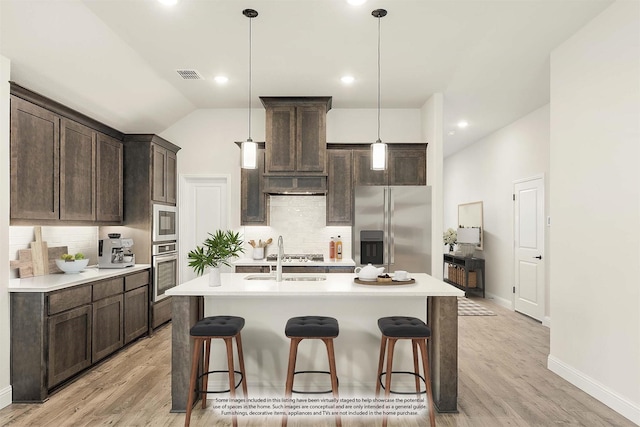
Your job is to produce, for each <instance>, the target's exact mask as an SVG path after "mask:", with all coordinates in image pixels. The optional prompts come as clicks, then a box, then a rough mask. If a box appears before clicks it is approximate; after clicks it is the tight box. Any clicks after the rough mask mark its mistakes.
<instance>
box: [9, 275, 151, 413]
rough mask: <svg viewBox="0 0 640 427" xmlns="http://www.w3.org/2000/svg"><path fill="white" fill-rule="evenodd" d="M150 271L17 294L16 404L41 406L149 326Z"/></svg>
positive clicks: (13, 344)
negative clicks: (69, 382) (48, 398)
mask: <svg viewBox="0 0 640 427" xmlns="http://www.w3.org/2000/svg"><path fill="white" fill-rule="evenodd" d="M149 273H150V271H149V270H148V269H146V270H142V271H136V272H134V273H129V274H126V273H125V274H123V275H122V276H117V277H114V278H110V279H105V280H98V281H95V282H91V283H87V284H83V285H78V286H73V287H70V288H66V289H62V290H56V291H51V292H12V293H11V294H10V296H11V304H10V306H11V375H12V381H11V383H12V387H13V398H14V402H42V401H44V400H46V398H47V395H48V393H49V391H51V389H53V388H55V387H57V386H59V385H60V384H62V383H63V382H64V381H66V380H68V379H70V378H71V377H73V376H74V375H76V374H78V373H79V372H81V371H82V370H84V369H86V368H88V367H90V366H91V365H92V364H94V363H96V362H98V361H100V360H101V359H104V358H105V357H107V356H109V355H110V354H112V353H113V352H115V351H118V350H119V349H120V348H122V347H123V346H124V345H126V344H128V343H130V342H132V341H133V340H134V339H136V338H138V337H140V336H142V335H145V334H146V333H147V332H148V325H149V278H150V274H149Z"/></svg>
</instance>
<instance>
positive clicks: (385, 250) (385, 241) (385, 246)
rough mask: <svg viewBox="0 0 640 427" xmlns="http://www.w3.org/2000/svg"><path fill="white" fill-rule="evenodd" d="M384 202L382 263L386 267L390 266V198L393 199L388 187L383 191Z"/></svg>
mask: <svg viewBox="0 0 640 427" xmlns="http://www.w3.org/2000/svg"><path fill="white" fill-rule="evenodd" d="M382 190H383V193H382V194H383V200H382V206H383V209H382V212H383V217H382V230H383V232H384V234H383V242H382V253H383V257H382V262H383V263H384V264H385V265H388V264H389V216H390V213H389V197H391V195H390V194H389V188H388V187H384V188H383V189H382Z"/></svg>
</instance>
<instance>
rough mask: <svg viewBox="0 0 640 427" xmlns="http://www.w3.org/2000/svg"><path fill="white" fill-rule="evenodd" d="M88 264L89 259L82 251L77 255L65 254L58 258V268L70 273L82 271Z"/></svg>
mask: <svg viewBox="0 0 640 427" xmlns="http://www.w3.org/2000/svg"><path fill="white" fill-rule="evenodd" d="M87 264H89V259H88V258H85V257H84V255H83V254H82V253H80V252H78V253H77V254H75V255H71V254H63V255H62V256H60V259H57V260H56V265H57V266H58V268H59V269H60V270H62V271H64V272H65V273H68V274H74V273H80V272H81V271H82V270H84V269H85V267H86V266H87Z"/></svg>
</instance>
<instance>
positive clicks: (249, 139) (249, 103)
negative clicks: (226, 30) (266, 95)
mask: <svg viewBox="0 0 640 427" xmlns="http://www.w3.org/2000/svg"><path fill="white" fill-rule="evenodd" d="M251 21H252V18H251V17H250V18H249V100H248V101H249V102H248V105H249V138H248V139H247V141H252V139H251Z"/></svg>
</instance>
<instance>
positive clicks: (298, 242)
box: [244, 196, 352, 259]
mask: <svg viewBox="0 0 640 427" xmlns="http://www.w3.org/2000/svg"><path fill="white" fill-rule="evenodd" d="M270 197H271V199H270V201H269V205H270V209H271V210H270V213H269V215H270V217H269V222H270V226H269V227H260V226H247V227H244V239H245V242H248V241H249V240H255V241H256V242H258V240H259V239H261V240H263V241H264V240H267V239H268V238H272V239H273V243H272V244H271V245H269V246H268V247H267V250H266V253H265V256H266V255H269V254H274V253H277V251H278V247H277V241H278V236H280V235H281V236H282V239H283V241H284V251H285V253H289V254H296V253H319V254H323V255H324V257H325V259H329V241H330V240H331V237H332V236H333V237H337V236H338V235H340V236H341V239H342V246H343V254H344V255H343V256H344V257H345V258H351V257H352V255H351V227H327V226H326V197H325V196H270ZM251 251H252V248H251V246H249V244H246V249H245V255H246V257H248V258H251V256H252V253H251Z"/></svg>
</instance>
